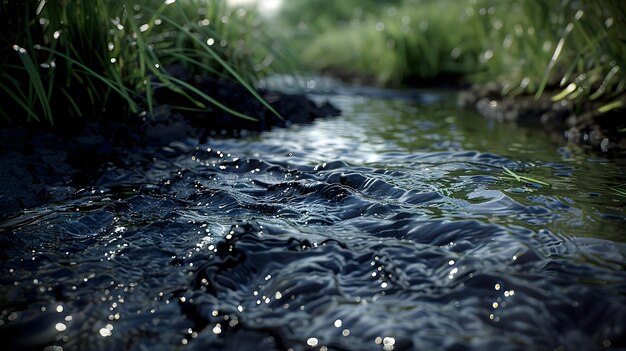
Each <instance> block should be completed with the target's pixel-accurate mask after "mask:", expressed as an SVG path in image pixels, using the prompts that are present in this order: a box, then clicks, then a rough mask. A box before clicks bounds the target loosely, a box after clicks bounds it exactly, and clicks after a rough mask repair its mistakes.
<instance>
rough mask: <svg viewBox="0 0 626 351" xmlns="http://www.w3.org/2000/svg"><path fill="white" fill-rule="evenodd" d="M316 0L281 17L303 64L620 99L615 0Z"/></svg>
mask: <svg viewBox="0 0 626 351" xmlns="http://www.w3.org/2000/svg"><path fill="white" fill-rule="evenodd" d="M334 3H335V2H333V4H334ZM375 3H376V4H378V5H374V4H375ZM319 6H320V4H319V1H318V2H316V1H288V2H286V4H285V6H284V9H283V11H282V18H283V21H284V22H285V23H286V24H287V25H289V26H293V27H295V28H296V30H295V31H293V33H294V34H293V35H292V36H291V39H292V40H293V41H294V42H296V45H299V48H300V49H301V50H302V51H303V52H304V53H303V60H304V61H305V62H306V64H308V65H309V66H311V67H313V68H315V69H317V70H321V71H323V72H329V73H332V74H338V75H340V76H344V77H348V78H351V79H356V80H358V81H365V82H374V83H378V84H383V85H401V84H430V83H432V82H433V81H435V80H441V79H442V78H450V77H457V78H459V79H463V80H464V81H466V82H469V83H475V84H487V83H492V85H493V83H496V84H497V85H498V87H499V90H500V91H501V93H502V94H503V95H513V96H515V95H521V94H524V95H534V96H536V97H539V96H540V95H542V94H545V93H546V91H550V92H556V93H552V94H553V95H552V96H551V97H552V99H553V100H554V101H560V100H568V101H573V102H574V103H576V104H580V103H583V102H589V101H602V102H603V103H602V104H601V105H600V112H607V111H609V110H611V109H614V108H620V107H623V106H624V103H626V101H625V99H626V94H625V92H626V77H625V76H624V71H623V70H624V67H626V62H625V60H626V46H625V45H624V42H625V41H626V34H624V33H626V6H624V4H623V2H620V1H618V0H608V1H598V0H592V1H577V0H570V1H567V0H566V1H557V0H551V1H538V0H531V1H519V2H517V1H492V0H468V1H445V2H442V1H434V0H404V1H380V2H372V1H364V2H362V1H342V2H341V5H338V4H334V5H332V6H333V7H336V9H335V8H334V9H333V10H336V11H329V12H330V15H324V14H321V13H319V11H315V9H316V8H317V7H319ZM346 9H352V10H351V11H348V10H346ZM302 13H305V14H306V13H311V14H319V16H317V17H311V18H304V19H302V18H300V17H298V16H297V14H302ZM329 18H330V19H332V21H331V20H329ZM329 23H335V24H334V25H332V24H329ZM297 47H298V46H297Z"/></svg>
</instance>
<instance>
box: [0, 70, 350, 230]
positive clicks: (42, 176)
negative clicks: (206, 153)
mask: <svg viewBox="0 0 626 351" xmlns="http://www.w3.org/2000/svg"><path fill="white" fill-rule="evenodd" d="M198 86H199V88H200V89H202V90H203V91H205V92H207V93H210V94H212V96H215V97H216V98H217V99H219V100H220V101H221V102H222V103H223V104H225V105H227V106H236V109H237V110H238V111H240V112H242V113H245V114H246V115H248V116H251V117H253V118H256V119H257V120H256V121H252V120H245V119H241V118H238V117H235V116H232V115H230V114H229V113H227V112H224V111H223V110H218V109H207V110H205V111H200V110H196V111H186V110H180V109H177V108H176V107H175V106H177V105H179V104H178V102H179V101H178V100H179V99H180V98H181V97H180V96H177V95H175V94H174V93H172V92H171V91H167V90H163V91H158V90H157V91H156V92H155V95H156V96H158V101H160V102H162V103H161V104H160V105H159V106H158V107H157V108H156V109H155V115H154V116H149V115H147V114H146V113H143V114H139V115H129V116H122V115H118V116H116V115H107V116H103V117H102V118H100V119H98V120H96V119H82V120H81V119H79V120H72V121H71V122H70V121H67V122H66V123H65V124H61V125H57V126H54V127H50V126H47V125H44V124H43V123H25V122H22V123H19V122H18V123H13V124H5V125H3V126H0V150H2V153H1V154H0V164H1V165H2V167H0V179H1V180H2V181H1V182H0V219H3V218H7V217H8V216H11V215H12V214H15V213H18V212H19V211H22V210H24V209H28V208H32V207H35V206H39V205H41V204H45V203H55V202H58V201H61V200H64V199H68V198H71V197H76V196H81V195H80V194H81V192H83V191H85V190H84V189H83V188H84V187H85V186H93V185H95V184H98V183H99V181H100V180H101V178H103V177H104V178H110V177H116V176H122V175H115V174H111V173H109V172H107V168H113V167H114V166H120V165H121V164H122V163H123V164H124V166H125V168H126V167H127V168H132V167H134V166H133V164H136V167H139V168H141V166H142V165H143V164H145V163H146V162H148V161H149V160H150V159H152V157H150V153H156V152H158V151H159V150H164V149H168V148H176V147H177V145H178V146H180V145H182V144H181V143H184V141H185V140H190V139H191V140H194V141H195V142H196V143H202V142H206V140H207V138H211V137H220V136H235V137H237V136H245V135H249V134H253V133H258V132H260V131H263V130H269V129H271V128H276V127H286V126H289V125H291V124H294V123H311V122H312V121H314V120H315V119H317V118H322V117H327V116H336V115H338V114H339V113H340V111H339V110H338V109H336V108H335V107H334V106H332V105H331V104H329V103H328V102H326V103H321V104H316V103H315V102H313V101H311V100H310V99H308V98H307V97H306V96H305V95H302V94H283V93H277V92H273V91H269V90H262V91H259V93H261V94H262V95H263V96H264V98H265V99H266V100H267V101H268V102H269V103H270V104H271V106H272V107H273V108H274V109H275V110H276V111H278V113H279V114H280V115H281V116H282V118H283V119H279V118H278V117H277V116H275V115H274V114H273V113H272V112H271V111H269V110H268V109H267V108H265V107H264V106H263V105H262V104H261V103H260V102H259V101H258V100H257V99H255V98H252V97H250V96H249V93H248V92H247V91H246V90H245V88H243V87H241V86H239V85H236V84H232V83H229V82H225V81H220V80H214V79H205V80H203V81H202V82H200V83H199V84H198ZM183 99H184V97H183ZM105 117H106V118H105ZM112 173H115V172H112ZM119 181H120V182H122V183H123V182H124V181H123V179H120V180H119Z"/></svg>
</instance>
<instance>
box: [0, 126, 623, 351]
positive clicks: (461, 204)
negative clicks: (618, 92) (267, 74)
mask: <svg viewBox="0 0 626 351" xmlns="http://www.w3.org/2000/svg"><path fill="white" fill-rule="evenodd" d="M320 123H321V124H319V125H313V126H308V127H307V128H312V130H315V128H324V124H323V123H324V122H320ZM337 123H345V122H341V120H336V121H334V122H332V123H331V124H330V125H331V126H333V128H336V127H337ZM370 123H371V122H370ZM438 123H440V121H438V120H435V121H432V122H429V123H425V124H423V125H422V124H419V125H417V126H415V128H417V130H423V129H428V130H429V131H430V132H433V133H440V132H441V131H440V130H439V129H438V128H439V127H438V125H439V124H438ZM446 123H447V122H446ZM351 126H352V127H353V129H352V133H354V134H358V135H360V134H359V133H362V132H363V131H362V130H361V129H360V128H361V127H360V126H359V125H358V123H357V122H355V124H352V125H351ZM307 128H304V127H298V128H294V129H292V130H290V131H289V132H287V131H277V132H276V133H278V134H271V136H272V138H273V139H271V138H270V139H268V140H263V139H262V140H261V141H252V140H248V141H245V140H243V141H242V140H235V141H232V140H230V141H229V140H225V141H219V142H216V145H213V146H210V147H209V146H206V145H195V144H194V142H193V141H185V142H175V143H172V144H171V145H170V146H168V147H167V148H163V149H159V150H152V151H153V153H152V154H150V159H152V157H154V159H153V162H152V163H143V165H144V166H143V167H139V168H137V167H132V168H124V167H123V166H119V167H117V168H114V169H112V170H111V172H105V173H104V174H102V176H101V177H99V178H97V180H96V181H94V184H93V187H92V188H91V189H87V190H85V191H81V192H79V193H78V194H76V196H74V197H72V198H70V199H67V200H66V201H61V202H59V203H54V204H49V205H46V206H45V207H42V208H37V209H31V210H28V211H27V212H25V213H24V214H22V215H20V216H17V217H15V218H12V219H9V220H7V221H5V222H4V223H2V224H0V228H2V230H3V235H2V237H1V238H0V259H1V260H2V269H3V274H2V275H0V287H1V288H0V296H2V300H1V302H0V305H1V306H0V311H1V314H0V338H1V339H2V340H5V341H6V343H7V345H8V346H9V347H10V348H12V349H24V348H38V349H42V348H44V347H46V346H49V347H52V346H53V345H59V346H62V347H63V348H67V349H103V350H104V349H167V350H171V349H179V348H187V349H198V350H200V349H226V350H247V349H264V350H286V349H290V348H291V349H293V350H305V349H312V348H313V349H328V350H370V349H385V350H406V349H416V350H418V349H433V350H436V349H475V350H484V349H498V350H503V349H504V350H507V349H510V350H519V349H557V348H558V347H564V348H565V349H598V348H600V347H604V346H607V345H608V346H611V347H615V348H624V347H626V340H625V338H624V335H626V333H625V331H624V328H625V326H626V303H625V302H626V301H624V299H625V298H624V296H626V284H624V282H625V281H626V273H625V272H626V270H625V269H624V268H626V267H625V262H626V261H625V260H624V255H625V253H626V248H625V247H624V245H623V244H621V243H618V242H614V241H610V240H603V239H594V238H580V237H575V236H568V235H566V234H567V232H566V231H565V233H563V232H559V231H554V230H551V226H553V225H555V224H554V223H557V224H558V226H557V228H565V229H566V230H569V229H571V228H582V229H584V230H587V228H593V223H594V222H593V221H590V220H589V218H593V219H594V220H597V218H596V217H589V214H588V212H586V211H585V210H584V209H583V208H581V207H580V201H579V198H578V197H576V194H573V193H572V192H571V191H570V192H568V193H567V194H563V193H558V192H557V190H558V189H556V190H555V189H552V188H541V187H532V186H525V185H523V184H517V183H514V182H513V183H512V181H511V180H506V179H503V174H502V168H501V167H502V166H506V167H507V168H511V169H515V170H519V171H520V172H521V171H523V170H525V169H533V167H534V166H532V165H529V164H527V163H524V162H514V161H511V159H509V158H507V157H504V156H500V155H498V154H497V153H483V152H479V151H471V150H470V151H467V150H461V151H458V150H447V151H442V150H439V149H437V148H435V150H428V149H424V147H423V146H420V150H418V151H412V152H409V151H407V150H400V151H388V150H386V149H389V148H393V147H397V145H396V146H394V145H389V142H387V144H385V145H384V147H382V146H380V145H374V146H373V147H372V149H370V150H369V152H366V151H368V150H367V149H358V148H361V147H362V146H361V145H362V143H361V142H360V141H359V142H358V143H355V144H354V145H355V148H356V149H355V150H354V155H355V158H354V159H349V158H346V159H341V157H342V156H343V155H344V154H343V153H344V152H347V151H345V150H344V149H343V148H340V149H336V150H335V151H333V150H334V149H333V148H334V147H336V146H337V141H335V142H324V143H320V144H314V143H312V144H308V145H309V146H307V147H309V148H312V149H315V147H316V145H317V151H316V152H315V153H314V154H308V153H307V152H305V150H304V148H303V147H298V140H299V139H302V140H305V141H306V138H309V137H310V138H313V137H312V136H311V134H312V135H314V136H315V137H316V138H317V137H319V135H323V134H324V133H328V131H325V130H323V129H322V131H323V132H324V133H321V132H320V131H319V130H318V131H317V132H315V133H313V132H307ZM309 130H311V129H309ZM288 133H292V134H293V135H291V134H288ZM307 133H311V134H307ZM320 133H321V134H320ZM337 133H339V134H341V135H342V137H346V138H347V137H348V136H346V135H344V134H345V133H343V132H339V131H338V132H337ZM363 133H364V132H363ZM276 135H279V136H280V137H281V138H283V139H279V140H278V141H277V140H276V139H275V137H276ZM445 137H446V135H442V138H445ZM416 139H417V137H416ZM372 140H374V139H372ZM282 141H285V142H284V143H282ZM301 143H304V141H302V142H301ZM285 145H291V146H289V147H286V146H285ZM455 148H456V146H455ZM337 150H339V151H337ZM381 150H382V151H381ZM377 151H380V153H377ZM229 152H231V153H232V154H229ZM146 153H147V151H146ZM257 153H262V154H263V155H264V156H263V157H260V156H258V155H255V154H257ZM368 153H369V155H368ZM348 156H350V154H348ZM129 157H130V158H132V157H140V156H137V155H135V156H132V155H131V156H129ZM551 162H552V161H551ZM128 164H133V163H132V162H129V163H128ZM546 164H548V165H549V166H547V167H548V168H549V169H555V170H556V171H557V172H560V173H559V174H561V173H562V172H566V173H567V177H568V178H572V177H574V176H575V173H576V170H574V169H572V167H565V166H563V167H561V166H559V164H558V163H555V162H552V163H547V162H546ZM559 177H560V175H559ZM585 213H586V216H582V215H581V214H585ZM573 219H576V220H573ZM590 223H591V224H590ZM59 306H61V307H59Z"/></svg>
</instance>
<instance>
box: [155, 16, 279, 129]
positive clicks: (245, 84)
mask: <svg viewBox="0 0 626 351" xmlns="http://www.w3.org/2000/svg"><path fill="white" fill-rule="evenodd" d="M180 13H181V15H182V16H183V17H184V18H185V20H186V22H187V23H192V25H193V27H194V28H197V27H198V26H197V24H194V23H193V22H192V21H190V20H189V18H187V16H186V15H185V14H184V12H183V11H182V10H181V11H180ZM159 18H161V19H162V20H164V21H166V22H168V23H169V24H171V25H172V26H174V27H176V28H177V29H178V30H180V31H182V32H184V33H185V34H186V35H187V36H188V37H189V38H190V39H191V40H193V41H194V42H196V43H197V44H198V45H200V47H201V48H202V49H203V50H204V51H206V52H207V53H208V54H209V55H210V56H211V57H212V58H213V59H214V60H215V61H217V62H218V63H219V64H220V65H221V66H222V67H224V69H226V71H228V73H230V74H231V75H232V76H233V77H234V78H235V79H236V80H237V82H239V84H241V85H242V86H243V87H244V88H246V90H248V91H249V92H250V94H252V95H253V96H254V97H255V98H256V99H257V100H258V101H259V102H260V103H261V104H263V106H265V107H266V108H267V109H268V110H270V111H271V112H272V113H273V114H274V115H276V116H277V117H278V118H280V119H281V120H284V119H283V117H282V116H281V115H280V114H279V113H278V112H277V111H276V110H275V109H274V108H273V107H272V106H271V105H270V104H269V103H268V102H267V101H266V100H265V99H264V98H263V97H262V96H261V95H259V93H257V92H256V90H254V88H253V87H252V86H250V84H248V82H246V81H245V80H244V79H243V77H241V75H239V73H237V71H235V69H234V68H232V67H231V65H230V64H229V63H228V62H226V61H224V59H222V58H221V57H220V56H219V55H218V54H217V53H216V52H215V51H214V50H213V49H211V47H210V46H209V45H208V44H207V43H205V42H203V41H202V40H200V39H198V37H197V36H196V35H194V34H193V33H191V32H190V31H189V29H187V28H185V27H183V26H181V25H180V24H178V23H177V22H176V21H174V20H173V19H171V18H170V17H168V16H165V15H163V14H160V15H159ZM204 96H207V95H206V94H204ZM211 100H212V101H215V100H214V99H211ZM219 105H222V104H219ZM222 106H223V105H222ZM231 111H232V110H231ZM228 112H229V113H230V111H228ZM237 113H238V112H237ZM238 114H239V115H242V116H245V115H243V114H240V113H238ZM249 118H251V117H247V118H246V119H249ZM254 120H256V119H254Z"/></svg>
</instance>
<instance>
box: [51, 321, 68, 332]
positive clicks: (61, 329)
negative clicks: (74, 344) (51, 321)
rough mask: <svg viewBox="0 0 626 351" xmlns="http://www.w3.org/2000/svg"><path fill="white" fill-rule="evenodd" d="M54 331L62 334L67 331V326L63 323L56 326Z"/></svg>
mask: <svg viewBox="0 0 626 351" xmlns="http://www.w3.org/2000/svg"><path fill="white" fill-rule="evenodd" d="M54 329H56V330H57V331H60V332H62V331H65V329H67V327H66V326H65V324H63V323H57V324H56V325H55V326H54Z"/></svg>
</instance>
